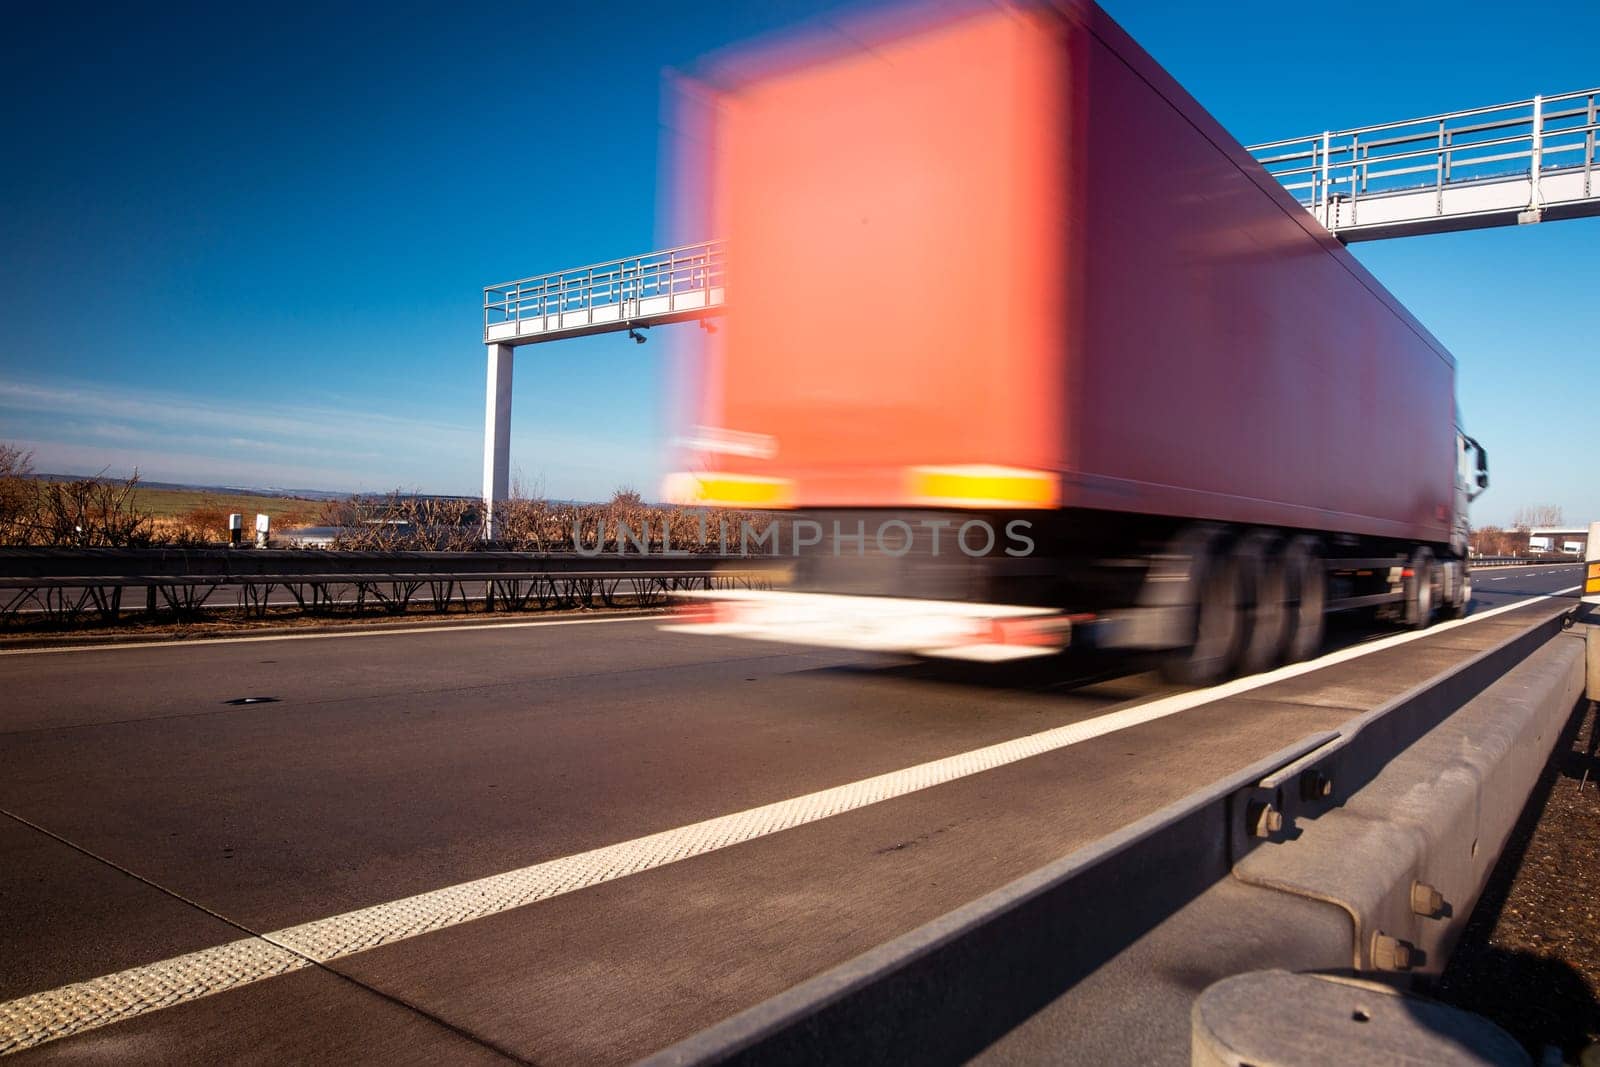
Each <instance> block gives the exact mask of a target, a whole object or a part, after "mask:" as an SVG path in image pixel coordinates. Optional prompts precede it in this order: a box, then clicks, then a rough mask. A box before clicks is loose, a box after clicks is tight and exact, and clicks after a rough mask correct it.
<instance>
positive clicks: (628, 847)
mask: <svg viewBox="0 0 1600 1067" xmlns="http://www.w3.org/2000/svg"><path fill="white" fill-rule="evenodd" d="M1577 588H1578V587H1577V586H1574V587H1573V588H1572V589H1563V590H1559V591H1558V592H1555V593H1549V594H1546V595H1543V596H1537V597H1532V598H1530V599H1527V600H1519V601H1517V602H1515V603H1512V604H1507V605H1504V606H1503V607H1498V608H1493V609H1491V610H1489V611H1485V612H1482V613H1480V614H1475V615H1471V616H1468V617H1467V618H1465V619H1457V620H1454V621H1451V622H1445V623H1440V624H1439V625H1437V626H1434V627H1431V628H1430V629H1427V630H1417V631H1413V632H1409V633H1403V634H1396V635H1394V636H1392V637H1386V638H1382V639H1380V640H1377V641H1373V642H1370V643H1368V644H1365V645H1357V646H1354V647H1352V648H1344V649H1340V650H1338V651H1335V652H1330V653H1328V654H1327V655H1325V656H1322V657H1320V658H1318V659H1314V660H1308V661H1306V662H1304V663H1295V664H1291V665H1289V666H1287V667H1280V668H1278V669H1277V670H1275V671H1269V672H1268V673H1266V674H1258V675H1252V676H1251V677H1248V678H1240V679H1237V680H1235V681H1231V682H1225V683H1223V684H1222V685H1216V686H1212V687H1211V688H1209V689H1197V690H1192V691H1190V692H1186V693H1176V694H1174V695H1172V696H1168V697H1162V698H1160V699H1157V700H1152V701H1149V702H1148V703H1144V704H1136V705H1133V706H1131V707H1123V708H1119V709H1116V710H1114V711H1110V712H1107V713H1106V714H1104V715H1100V716H1098V717H1096V718H1093V719H1086V720H1083V721H1081V722H1075V723H1068V724H1066V725H1063V726H1057V727H1054V728H1052V729H1049V730H1044V731H1041V732H1040V733H1036V734H1031V735H1029V736H1026V737H1019V738H1015V739H1013V740H1010V741H1002V742H1000V743H998V744H994V745H988V746H986V747H984V748H978V749H973V750H971V751H969V752H962V753H959V754H957V755H954V756H946V757H944V758H942V759H936V760H931V761H929V762H927V763H920V764H917V765H916V766H914V767H906V768H904V769H903V770H898V771H890V772H888V773H885V774H879V775H875V776H874V777H871V778H864V779H861V780H860V781H856V782H850V783H848V784H845V785H839V786H834V787H832V788H830V789H822V790H819V791H817V792H815V793H808V794H805V795H804V796H798V797H791V798H790V799H788V800H780V801H778V802H776V803H773V804H764V805H762V806H760V807H756V808H750V809H748V810H746V811H741V812H735V813H734V814H732V815H722V816H718V817H716V818H712V819H706V820H704V821H703V822H697V823H693V824H691V825H688V826H680V827H677V828H676V829H672V830H663V831H661V832H660V833H655V834H650V835H648V836H646V837H639V838H634V839H633V840H631V841H623V842H620V843H618V844H614V845H605V846H603V847H601V848H596V849H591V850H589V851H588V852H580V853H577V854H575V855H571V856H563V857H561V858H560V859H554V860H548V861H546V862H544V863H536V864H533V865H532V866H529V867H522V868H519V869H517V870H514V871H507V872H505V873H504V874H495V875H490V876H489V877H487V878H479V879H477V880H475V881H471V882H462V883H460V884H458V885H453V886H446V887H445V888H443V889H435V890H432V891H430V892H427V893H419V894H417V895H416V896H411V897H403V898H401V899H399V900H391V901H388V902H387V903H383V904H375V905H372V906H371V907H366V908H359V909H357V910H355V911H348V912H345V913H344V914H342V915H334V916H331V917H329V918H326V919H316V920H313V921H311V922H307V923H301V924H300V925H298V926H291V927H288V928H286V929H282V930H274V931H272V932H271V933H266V934H262V935H260V936H259V937H249V938H243V939H241V940H238V941H234V942H230V943H229V944H225V945H219V946H217V947H215V948H209V949H202V950H200V951H198V952H191V953H188V954H187V955H183V956H178V957H175V958H173V959H170V960H163V961H160V962H157V963H151V964H146V965H143V966H139V967H133V968H130V969H128V970H125V971H118V972H117V973H115V974H109V975H105V976H103V977H100V978H92V979H89V980H88V981H84V982H76V983H73V984H71V985H65V986H61V987H59V988H56V989H50V990H46V991H44V992H41V993H33V994H31V995H29V996H25V997H19V998H17V999H16V1000H12V1001H8V1002H6V1003H3V1004H0V1054H5V1053H7V1052H15V1051H18V1050H21V1049H25V1048H32V1047H34V1046H36V1045H41V1044H43V1043H45V1042H46V1041H52V1040H55V1039H56V1038H58V1037H67V1036H69V1035H72V1034H76V1033H81V1032H83V1031H85V1030H90V1029H93V1028H95V1027H100V1026H106V1025H108V1024H110V1023H114V1022H119V1021H121V1020H124V1019H131V1018H133V1017H135V1016H138V1015H143V1014H144V1013H146V1012H150V1011H155V1010H157V1009H159V1008H165V1007H169V1006H171V1005H173V1004H179V1003H183V1002H186V1001H190V1000H197V999H199V998H201V997H206V996H210V995H211V994H213V993H220V992H223V991H224V990H228V989H234V988H237V987H239V986H243V985H247V984H249V983H251V982H256V981H260V980H261V979H263V978H270V977H272V976H273V975H278V974H284V973H287V972H289V971H293V970H298V969H300V968H303V967H309V966H311V965H313V964H316V963H326V962H328V961H331V960H336V959H339V958H340V957H343V956H349V955H352V954H353V953H357V952H363V951H365V950H367V949H371V948H376V947H378V946H379V945H386V944H392V943H394V942H396V941H404V940H406V939H408V938H412V937H416V936H418V935H419V934H425V933H430V932H432V931H435V930H443V929H446V928H448V927H451V926H456V925H459V924H461V923H465V922H471V921H472V920H474V919H481V918H484V917H486V916H489V915H496V914H499V913H500V912H504V911H509V910H511V909H512V908H520V907H523V906H524V905H527V904H532V903H534V902H536V901H540V900H547V899H549V898H551V897H556V896H560V895H562V894H564V893H571V892H573V891H575V890H578V889H584V888H586V887H588V886H593V885H599V884H601V883H603V882H610V881H614V880H616V879H618V878H626V877H627V876H628V875H630V874H638V873H640V872H641V871H648V870H653V869H655V868H657V867H663V866H666V865H667V864H669V863H676V862H678V861H679V860H684V859H689V858H691V857H694V856H701V855H705V854H706V853H708V852H715V851H717V850H718V849H723V848H728V847H729V846H731V845H737V844H741V843H743V842H746V841H753V840H755V839H757V838H761V837H766V836H767V835H769V834H775V833H779V832H781V831H783V830H789V829H792V828H794V827H796V826H804V825H805V824H807V823H812V822H816V821H818V820H820V819H826V818H829V817H831V816H834V815H840V814H843V813H845V812H849V811H855V810H857V809H859V808H864V807H867V806H869V805H872V804H880V803H882V802H884V801H886V800H893V799H895V798H897V797H902V796H905V795H907V794H909V793H915V792H918V791H920V790H923V789H929V788H932V787H933V786H936V785H942V784H944V783H947V782H952V781H956V780H957V779H960V778H966V777H968V776H970V775H974V774H980V773H982V772H984V771H989V770H993V769H995V768H997V767H1004V766H1006V765H1007V764H1011V763H1015V762H1017V761H1018V760H1024V759H1028V758H1029V757H1031V756H1038V755H1042V754H1044V753H1047V752H1054V751H1056V750H1058V749H1062V748H1066V747H1068V746H1070V745H1076V744H1081V743H1082V742H1084V741H1089V740H1092V739H1094V738H1097V737H1103V736H1105V735H1106V734H1110V733H1115V732H1117V731H1119V730H1126V729H1129V728H1131V727H1134V726H1139V725H1142V724H1144V723H1148V722H1154V721H1156V720H1157V719H1164V718H1166V717H1168V716H1170V715H1176V714H1177V713H1179V712H1181V711H1187V710H1188V709H1190V708H1193V707H1196V706H1198V705H1201V704H1208V703H1210V702H1212V701H1215V700H1220V699H1223V698H1225V697H1230V696H1236V695H1238V694H1240V693H1246V692H1249V691H1251V690H1253V689H1260V688H1262V687H1263V686H1268V685H1272V684H1273V683H1275V682H1281V681H1285V680H1287V679H1290V678H1296V677H1299V676H1300V675H1303V674H1309V673H1311V672H1312V671H1317V670H1321V669H1323V668H1325V667H1330V666H1332V665H1334V664H1337V663H1345V662H1348V661H1349V660H1352V659H1357V658H1359V657H1361V656H1366V655H1371V654H1372V653H1374V652H1381V651H1383V650H1385V649H1390V648H1395V647H1396V646H1399V645H1404V644H1407V643H1409V642H1411V641H1417V640H1420V639H1422V638H1424V637H1431V636H1433V635H1434V634H1438V633H1442V632H1444V631H1446V630H1450V629H1454V628H1455V627H1458V626H1467V625H1470V624H1472V623H1474V622H1478V621H1481V620H1483V619H1490V618H1493V617H1494V616H1496V615H1501V614H1504V613H1505V612H1508V611H1515V610H1516V609H1518V608H1524V607H1527V606H1529V605H1531V604H1538V603H1541V602H1543V601H1546V600H1550V599H1553V598H1554V597H1557V596H1561V595H1562V594H1564V593H1570V592H1573V591H1575V590H1576V589H1577Z"/></svg>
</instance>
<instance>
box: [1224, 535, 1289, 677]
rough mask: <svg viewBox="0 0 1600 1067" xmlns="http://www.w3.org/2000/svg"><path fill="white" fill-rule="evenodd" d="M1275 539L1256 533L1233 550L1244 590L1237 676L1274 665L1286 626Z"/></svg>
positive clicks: (1280, 558) (1283, 584) (1280, 556)
mask: <svg viewBox="0 0 1600 1067" xmlns="http://www.w3.org/2000/svg"><path fill="white" fill-rule="evenodd" d="M1280 547H1281V546H1280V545H1279V543H1278V539H1277V538H1276V537H1275V536H1273V535H1272V534H1270V533H1268V532H1267V531H1265V530H1258V531H1256V532H1254V533H1252V534H1250V535H1249V536H1248V537H1245V538H1244V539H1243V540H1242V541H1240V542H1239V544H1238V547H1236V548H1235V549H1234V550H1233V554H1234V556H1235V558H1237V559H1238V561H1239V574H1240V578H1241V579H1242V584H1243V587H1244V600H1243V603H1242V607H1243V609H1244V621H1245V633H1244V635H1243V641H1242V643H1241V647H1240V652H1239V673H1240V674H1258V673H1260V672H1261V671H1265V670H1271V669H1272V668H1273V667H1276V666H1277V665H1278V661H1279V658H1280V657H1281V656H1282V655H1283V648H1284V632H1285V628H1286V627H1287V626H1288V622H1289V617H1288V610H1287V609H1288V605H1287V603H1286V601H1287V599H1288V596H1287V592H1288V590H1287V576H1286V575H1285V573H1284V566H1283V564H1284V559H1283V553H1282V552H1281V551H1280V550H1279V549H1280Z"/></svg>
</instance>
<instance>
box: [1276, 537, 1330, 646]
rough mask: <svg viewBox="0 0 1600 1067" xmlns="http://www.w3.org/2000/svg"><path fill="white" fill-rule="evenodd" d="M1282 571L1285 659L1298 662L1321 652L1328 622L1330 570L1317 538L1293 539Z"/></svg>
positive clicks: (1287, 549)
mask: <svg viewBox="0 0 1600 1067" xmlns="http://www.w3.org/2000/svg"><path fill="white" fill-rule="evenodd" d="M1283 571H1284V577H1285V579H1286V585H1287V590H1286V592H1287V596H1288V611H1287V612H1286V615H1287V619H1288V627H1287V628H1286V632H1285V634H1284V652H1283V658H1284V661H1285V662H1286V663H1298V662H1300V661H1301V660H1303V659H1310V658H1311V657H1313V656H1315V655H1316V654H1317V653H1319V652H1321V651H1322V638H1323V635H1324V633H1326V630H1327V624H1328V616H1327V601H1328V569H1327V567H1325V566H1324V565H1323V562H1322V550H1321V548H1320V547H1319V546H1318V544H1317V540H1316V538H1314V537H1296V538H1295V539H1294V540H1292V541H1290V542H1289V546H1288V547H1287V548H1285V549H1284V551H1283Z"/></svg>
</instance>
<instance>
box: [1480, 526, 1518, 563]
mask: <svg viewBox="0 0 1600 1067" xmlns="http://www.w3.org/2000/svg"><path fill="white" fill-rule="evenodd" d="M1471 544H1472V550H1473V551H1474V552H1476V553H1477V554H1478V555H1480V556H1515V555H1518V554H1519V553H1520V552H1522V551H1523V550H1525V549H1526V548H1527V547H1528V542H1527V540H1526V539H1525V538H1524V537H1522V536H1519V535H1518V534H1516V533H1515V532H1513V531H1510V530H1503V529H1501V528H1500V527H1498V526H1480V527H1478V528H1477V529H1476V530H1473V531H1472V539H1471Z"/></svg>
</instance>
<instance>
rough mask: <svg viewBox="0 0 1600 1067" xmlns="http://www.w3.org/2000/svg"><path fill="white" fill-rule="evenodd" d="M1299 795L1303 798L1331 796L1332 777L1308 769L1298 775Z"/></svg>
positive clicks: (1316, 798) (1319, 798)
mask: <svg viewBox="0 0 1600 1067" xmlns="http://www.w3.org/2000/svg"><path fill="white" fill-rule="evenodd" d="M1300 796H1301V799H1303V800H1327V799H1328V798H1329V797H1331V796H1333V779H1332V778H1329V777H1328V776H1327V775H1325V774H1323V773H1322V772H1321V771H1318V770H1309V771H1307V772H1306V773H1304V774H1302V775H1301V776H1300Z"/></svg>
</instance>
